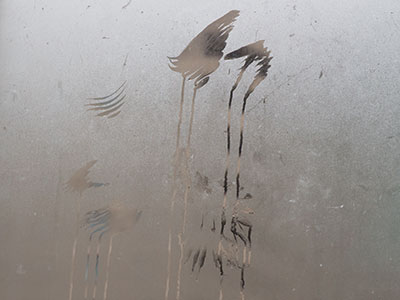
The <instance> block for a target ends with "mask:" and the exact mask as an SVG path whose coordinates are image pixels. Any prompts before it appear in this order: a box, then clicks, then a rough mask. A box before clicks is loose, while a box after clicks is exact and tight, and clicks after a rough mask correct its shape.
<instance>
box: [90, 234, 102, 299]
mask: <svg viewBox="0 0 400 300" xmlns="http://www.w3.org/2000/svg"><path fill="white" fill-rule="evenodd" d="M100 242H101V236H99V238H98V240H97V249H96V265H95V277H94V286H93V293H92V299H93V300H94V299H96V291H97V281H98V279H99V261H100Z"/></svg>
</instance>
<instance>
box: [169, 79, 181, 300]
mask: <svg viewBox="0 0 400 300" xmlns="http://www.w3.org/2000/svg"><path fill="white" fill-rule="evenodd" d="M185 81H186V77H185V76H183V78H182V88H181V101H180V106H179V120H178V128H177V133H176V149H175V161H174V177H173V189H172V198H171V204H170V224H169V229H168V260H167V278H166V282H165V298H164V299H165V300H168V297H169V282H170V277H171V252H172V251H171V250H172V249H171V243H172V219H173V215H174V207H175V199H176V194H177V182H176V181H177V178H176V177H177V173H178V163H179V159H180V154H179V143H180V137H181V125H182V112H183V102H184V94H185Z"/></svg>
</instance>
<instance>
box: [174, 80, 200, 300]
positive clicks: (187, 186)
mask: <svg viewBox="0 0 400 300" xmlns="http://www.w3.org/2000/svg"><path fill="white" fill-rule="evenodd" d="M196 93H197V88H196V87H194V89H193V97H192V108H191V112H190V121H189V133H188V137H187V144H186V147H185V160H186V161H185V166H186V174H185V175H186V184H185V195H184V210H183V221H182V231H181V233H180V234H179V235H178V238H179V241H178V242H179V246H180V257H179V265H178V274H177V278H176V300H179V299H180V294H181V293H180V292H181V290H180V287H181V284H180V282H181V272H182V263H183V253H184V247H185V245H184V242H183V241H182V237H183V236H184V234H185V227H186V217H187V203H188V197H189V190H190V187H191V176H190V169H189V159H190V141H191V137H192V129H193V119H194V107H195V100H196Z"/></svg>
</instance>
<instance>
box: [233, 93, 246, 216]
mask: <svg viewBox="0 0 400 300" xmlns="http://www.w3.org/2000/svg"><path fill="white" fill-rule="evenodd" d="M247 98H248V94H246V95H245V96H244V99H243V107H242V115H241V118H240V140H239V156H238V160H237V167H236V203H235V211H234V214H235V215H236V214H237V211H236V210H237V206H238V204H239V193H240V158H241V156H242V148H243V129H244V113H245V111H246V102H247Z"/></svg>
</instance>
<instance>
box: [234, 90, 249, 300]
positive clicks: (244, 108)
mask: <svg viewBox="0 0 400 300" xmlns="http://www.w3.org/2000/svg"><path fill="white" fill-rule="evenodd" d="M249 95H250V94H249V93H246V94H245V96H244V98H243V106H242V115H241V117H240V140H239V153H238V160H237V167H236V202H235V206H234V209H233V214H232V220H233V218H237V216H238V206H239V193H240V158H241V156H242V149H243V130H244V114H245V111H246V102H247V98H248V97H249ZM246 249H247V243H245V245H244V249H243V260H242V267H241V273H240V295H241V299H242V300H244V299H245V294H244V285H245V281H244V268H245V263H246V257H247V255H246Z"/></svg>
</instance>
